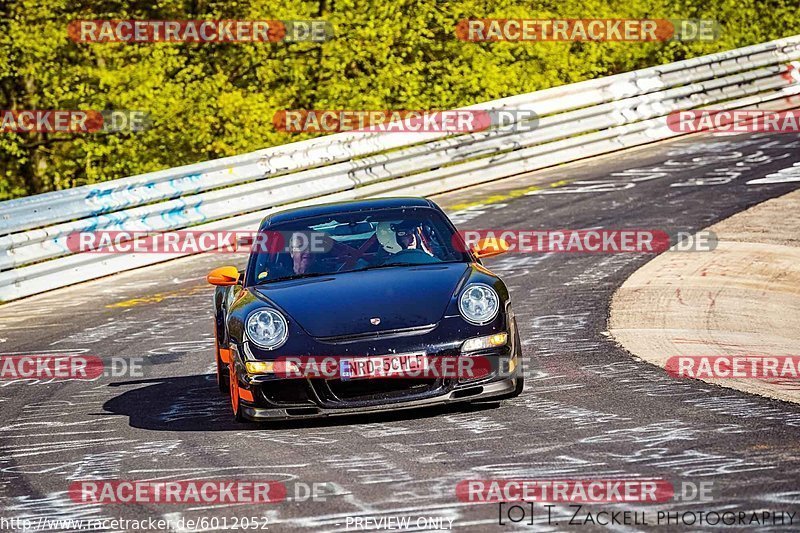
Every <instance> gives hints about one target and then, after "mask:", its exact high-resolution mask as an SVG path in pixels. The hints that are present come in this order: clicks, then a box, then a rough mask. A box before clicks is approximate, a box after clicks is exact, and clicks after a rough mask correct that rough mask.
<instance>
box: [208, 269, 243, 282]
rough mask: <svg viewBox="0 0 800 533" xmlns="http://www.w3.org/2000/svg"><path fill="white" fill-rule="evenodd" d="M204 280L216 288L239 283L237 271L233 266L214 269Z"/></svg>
mask: <svg viewBox="0 0 800 533" xmlns="http://www.w3.org/2000/svg"><path fill="white" fill-rule="evenodd" d="M206 280H208V282H209V283H210V284H212V285H216V286H217V287H229V286H231V285H236V283H237V282H238V281H239V270H237V268H236V267H233V266H224V267H219V268H215V269H214V270H212V271H211V272H209V274H208V276H206Z"/></svg>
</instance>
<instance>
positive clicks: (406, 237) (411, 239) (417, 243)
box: [385, 221, 439, 264]
mask: <svg viewBox="0 0 800 533" xmlns="http://www.w3.org/2000/svg"><path fill="white" fill-rule="evenodd" d="M392 230H394V237H395V240H396V241H397V244H398V246H400V251H399V252H397V253H396V254H394V255H392V256H389V257H388V258H387V259H386V261H385V262H386V263H397V262H408V263H412V264H423V263H438V262H439V260H438V259H436V258H435V257H434V256H433V254H432V253H431V252H430V251H429V250H428V249H427V247H426V246H425V242H424V241H423V239H422V227H421V226H420V224H419V223H415V222H413V221H405V222H400V223H398V224H395V225H394V226H392Z"/></svg>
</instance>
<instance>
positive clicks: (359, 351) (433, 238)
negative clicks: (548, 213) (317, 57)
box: [208, 198, 523, 420]
mask: <svg viewBox="0 0 800 533" xmlns="http://www.w3.org/2000/svg"><path fill="white" fill-rule="evenodd" d="M262 237H263V239H262ZM254 240H255V241H258V244H259V246H256V243H255V242H254V245H253V248H252V250H251V253H250V258H249V261H248V264H247V267H246V268H245V270H244V271H241V272H240V271H238V270H237V269H236V268H235V267H230V266H228V267H221V268H218V269H216V270H214V271H213V272H211V273H210V274H209V275H208V281H209V283H211V284H213V285H216V286H217V288H216V292H215V295H214V309H215V312H214V315H215V319H216V331H215V333H216V340H217V342H216V362H217V379H218V383H219V387H220V389H221V390H222V391H224V392H227V393H229V394H230V397H231V405H232V407H233V413H234V416H235V418H236V419H237V420H243V419H250V420H269V419H291V418H306V417H317V416H330V415H343V414H352V413H361V412H370V411H383V410H392V409H407V408H413V407H420V406H428V405H435V404H445V403H451V402H463V401H476V400H480V401H485V400H501V399H505V398H511V397H514V396H516V395H518V394H520V392H522V388H523V377H522V373H521V370H520V368H519V365H518V362H519V358H520V341H519V333H518V331H517V325H516V321H515V319H514V314H513V312H512V310H511V304H510V298H509V294H508V290H507V289H506V286H505V284H504V283H503V281H502V280H501V279H500V278H499V277H497V276H496V275H495V274H493V273H492V272H491V271H490V270H488V269H487V268H485V267H484V266H483V265H482V264H481V260H480V258H481V257H488V256H491V255H496V254H498V253H501V252H502V251H504V248H503V246H504V244H503V243H502V242H499V243H498V242H488V241H482V242H479V243H478V244H477V245H476V246H473V247H471V248H467V247H466V245H465V244H464V241H463V240H462V239H461V237H460V236H459V234H458V232H457V231H456V229H455V227H454V226H453V224H452V222H450V220H449V219H448V218H447V216H446V215H445V214H444V212H442V210H441V209H440V208H439V207H438V206H437V205H436V204H434V203H433V202H431V201H430V200H426V199H422V198H386V199H376V200H364V201H355V202H344V203H336V204H325V205H315V206H311V207H302V208H298V209H291V210H287V211H283V212H279V213H276V214H273V215H270V216H268V217H267V218H265V219H264V221H263V222H262V223H261V227H260V228H259V232H258V234H256V237H255V239H254ZM448 357H449V358H461V359H462V360H463V359H464V358H470V359H469V362H472V361H473V360H477V359H481V360H482V361H489V364H488V367H487V368H486V369H485V371H483V372H474V373H469V372H467V373H453V372H450V373H448V372H436V371H433V372H431V371H430V369H432V368H434V367H435V365H432V364H431V363H436V362H441V361H444V360H445V358H448ZM304 358H305V359H304ZM314 358H328V359H330V358H336V360H337V361H339V363H340V364H337V365H335V366H336V368H335V369H334V370H335V372H334V373H332V374H321V373H316V374H314V373H307V372H298V373H297V374H296V375H289V373H287V368H291V369H293V370H298V368H297V367H298V363H296V362H297V361H303V360H311V359H314ZM289 360H291V361H295V362H287V361H289ZM381 367H383V370H387V369H388V370H389V372H388V373H387V372H383V373H382V372H381V371H380V370H381ZM421 368H424V369H427V370H428V371H423V372H419V371H418V372H416V373H414V372H412V371H411V370H413V369H416V370H420V369H421ZM392 369H396V370H398V369H399V372H395V373H393V374H392V371H391V370H392ZM403 369H405V370H408V372H405V373H404V372H403ZM390 374H391V375H390Z"/></svg>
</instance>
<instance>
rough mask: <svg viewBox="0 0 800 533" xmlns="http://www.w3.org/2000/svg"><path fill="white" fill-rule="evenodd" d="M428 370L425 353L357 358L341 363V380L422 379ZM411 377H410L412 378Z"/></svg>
mask: <svg viewBox="0 0 800 533" xmlns="http://www.w3.org/2000/svg"><path fill="white" fill-rule="evenodd" d="M427 368H428V358H427V357H426V356H425V354H424V353H410V354H397V355H379V356H376V357H355V358H352V359H341V360H340V361H339V379H341V380H342V381H348V380H351V379H370V378H385V377H398V378H401V377H405V376H407V375H410V376H416V377H421V375H422V372H423V371H425V370H426V369H427ZM410 376H409V377H410Z"/></svg>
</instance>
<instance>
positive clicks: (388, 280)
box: [253, 263, 469, 337]
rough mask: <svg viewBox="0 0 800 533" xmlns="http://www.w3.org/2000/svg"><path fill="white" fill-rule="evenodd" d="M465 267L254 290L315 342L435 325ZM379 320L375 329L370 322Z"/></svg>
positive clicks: (396, 270)
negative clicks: (283, 312)
mask: <svg viewBox="0 0 800 533" xmlns="http://www.w3.org/2000/svg"><path fill="white" fill-rule="evenodd" d="M468 268H469V264H467V263H447V264H438V265H416V266H407V267H389V268H382V269H376V270H368V271H364V272H348V273H343V274H333V275H330V276H320V277H314V278H306V279H300V280H294V281H292V280H288V281H281V282H277V283H271V284H267V285H263V286H259V287H254V288H253V289H254V291H255V292H256V293H257V294H258V295H260V296H261V297H262V298H265V299H267V300H269V301H271V302H273V303H274V304H275V305H277V306H278V307H280V308H281V309H283V310H284V311H285V312H286V313H288V314H289V316H291V318H293V319H294V320H295V321H296V322H297V323H298V324H300V326H301V327H302V328H303V329H305V330H306V331H307V332H308V333H309V334H310V335H311V336H313V337H335V336H341V335H358V334H362V333H370V332H379V331H386V330H393V329H400V328H411V327H417V326H425V325H429V324H435V323H437V322H439V320H441V319H442V317H443V316H444V314H445V311H446V310H447V307H448V305H449V303H450V299H451V297H452V295H453V293H454V292H455V290H456V287H457V286H458V283H459V281H460V280H461V278H463V277H464V275H465V273H466V271H467V269H468ZM374 318H379V319H380V323H379V324H378V325H373V324H372V323H371V322H370V320H371V319H374Z"/></svg>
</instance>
